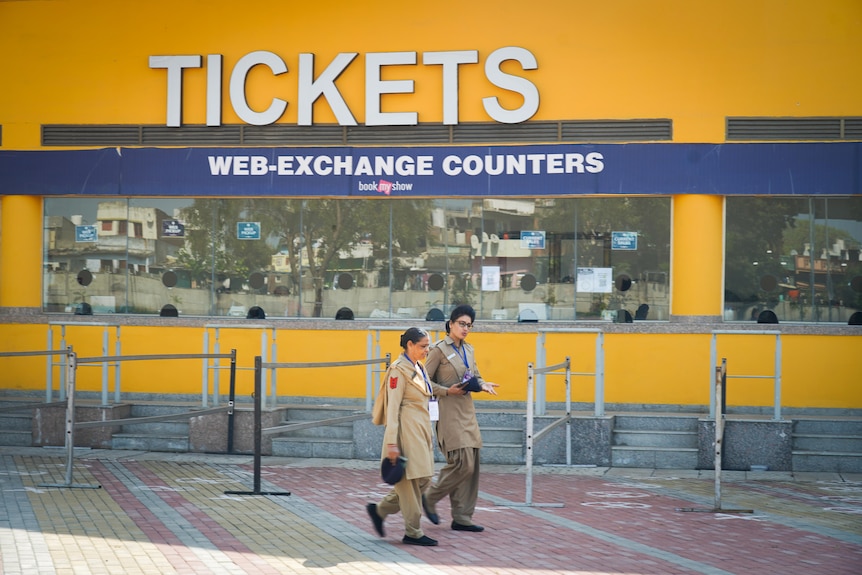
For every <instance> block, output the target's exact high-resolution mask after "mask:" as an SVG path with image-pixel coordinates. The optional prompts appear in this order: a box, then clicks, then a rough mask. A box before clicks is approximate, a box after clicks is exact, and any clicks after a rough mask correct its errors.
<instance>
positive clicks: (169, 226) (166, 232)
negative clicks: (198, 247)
mask: <svg viewBox="0 0 862 575" xmlns="http://www.w3.org/2000/svg"><path fill="white" fill-rule="evenodd" d="M185 235H186V226H185V225H184V224H183V223H182V222H180V221H179V220H163V221H162V237H164V238H182V237H185Z"/></svg>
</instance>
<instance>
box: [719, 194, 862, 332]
mask: <svg viewBox="0 0 862 575" xmlns="http://www.w3.org/2000/svg"><path fill="white" fill-rule="evenodd" d="M726 205H727V208H726V212H727V239H726V255H725V292H724V319H725V320H727V321H758V320H759V318H760V317H761V316H762V314H763V312H764V311H770V312H772V313H774V315H775V316H776V319H777V320H778V321H780V322H786V321H805V322H808V321H814V322H840V323H847V322H848V320H849V318H850V317H851V316H852V314H853V313H854V312H856V311H857V310H859V309H862V293H860V292H859V290H854V289H853V278H854V277H856V276H859V275H860V274H862V259H860V246H862V198H860V197H851V198H846V197H842V198H829V197H819V198H813V197H812V198H796V197H793V198H782V197H775V198H737V197H730V198H728V199H727V204H726ZM767 316H768V317H771V315H769V314H767Z"/></svg>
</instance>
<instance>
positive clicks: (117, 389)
mask: <svg viewBox="0 0 862 575" xmlns="http://www.w3.org/2000/svg"><path fill="white" fill-rule="evenodd" d="M114 355H116V356H117V357H120V356H122V352H121V349H120V326H117V335H116V339H115V340H114ZM120 365H122V364H121V363H120V362H119V361H116V362H114V403H120Z"/></svg>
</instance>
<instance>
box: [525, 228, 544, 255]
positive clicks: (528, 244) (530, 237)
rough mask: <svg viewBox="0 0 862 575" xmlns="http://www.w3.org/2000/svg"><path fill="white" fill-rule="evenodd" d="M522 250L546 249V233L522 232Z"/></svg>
mask: <svg viewBox="0 0 862 575" xmlns="http://www.w3.org/2000/svg"><path fill="white" fill-rule="evenodd" d="M521 249H525V250H543V249H545V232H538V231H523V230H522V231H521Z"/></svg>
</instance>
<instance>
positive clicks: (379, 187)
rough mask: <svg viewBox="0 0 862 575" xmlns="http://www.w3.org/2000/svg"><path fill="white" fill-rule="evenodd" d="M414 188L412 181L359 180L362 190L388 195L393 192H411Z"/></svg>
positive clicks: (360, 189)
mask: <svg viewBox="0 0 862 575" xmlns="http://www.w3.org/2000/svg"><path fill="white" fill-rule="evenodd" d="M412 189H413V184H412V183H411V182H398V181H395V182H390V181H389V180H377V181H375V182H359V191H360V192H377V193H379V194H386V195H387V196H388V195H389V194H391V193H392V192H409V191H411V190H412Z"/></svg>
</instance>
